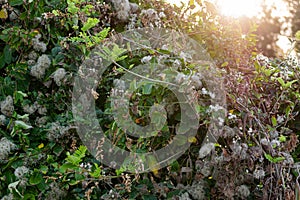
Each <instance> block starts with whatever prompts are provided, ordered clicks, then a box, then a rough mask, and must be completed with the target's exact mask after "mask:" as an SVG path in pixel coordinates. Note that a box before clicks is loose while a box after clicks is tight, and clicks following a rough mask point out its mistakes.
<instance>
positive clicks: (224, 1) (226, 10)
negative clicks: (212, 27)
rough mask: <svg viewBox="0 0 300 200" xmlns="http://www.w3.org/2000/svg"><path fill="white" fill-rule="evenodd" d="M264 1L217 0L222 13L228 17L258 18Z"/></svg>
mask: <svg viewBox="0 0 300 200" xmlns="http://www.w3.org/2000/svg"><path fill="white" fill-rule="evenodd" d="M261 3H262V0H216V5H217V7H219V9H220V10H221V13H222V14H223V15H226V16H231V17H240V16H247V17H253V16H256V15H257V14H258V13H259V12H260V11H261V9H262V8H261Z"/></svg>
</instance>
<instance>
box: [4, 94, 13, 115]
mask: <svg viewBox="0 0 300 200" xmlns="http://www.w3.org/2000/svg"><path fill="white" fill-rule="evenodd" d="M1 112H2V113H3V114H4V115H6V116H8V117H11V116H12V114H13V112H14V100H13V98H12V96H10V95H9V96H7V97H6V98H5V100H4V101H2V102H1Z"/></svg>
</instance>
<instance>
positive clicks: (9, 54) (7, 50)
mask: <svg viewBox="0 0 300 200" xmlns="http://www.w3.org/2000/svg"><path fill="white" fill-rule="evenodd" d="M3 53H4V61H5V63H6V64H10V63H11V61H12V51H11V48H10V46H9V45H5V47H4V49H3Z"/></svg>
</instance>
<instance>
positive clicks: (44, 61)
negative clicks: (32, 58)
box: [30, 54, 51, 79]
mask: <svg viewBox="0 0 300 200" xmlns="http://www.w3.org/2000/svg"><path fill="white" fill-rule="evenodd" d="M50 64H51V60H50V58H49V57H48V56H47V55H45V54H43V55H41V56H40V57H39V58H38V61H37V64H36V65H34V66H32V68H31V71H30V74H31V75H32V76H34V77H36V78H38V79H41V78H43V77H44V75H45V71H46V69H48V68H49V67H50Z"/></svg>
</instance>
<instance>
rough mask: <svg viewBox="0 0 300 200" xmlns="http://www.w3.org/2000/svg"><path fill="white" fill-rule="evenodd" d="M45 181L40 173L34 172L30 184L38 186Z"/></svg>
mask: <svg viewBox="0 0 300 200" xmlns="http://www.w3.org/2000/svg"><path fill="white" fill-rule="evenodd" d="M42 180H43V176H42V174H41V173H40V172H39V171H36V170H35V171H34V172H33V174H32V175H31V177H30V178H29V183H30V184H31V185H37V184H39V183H40V182H41V181H42Z"/></svg>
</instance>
